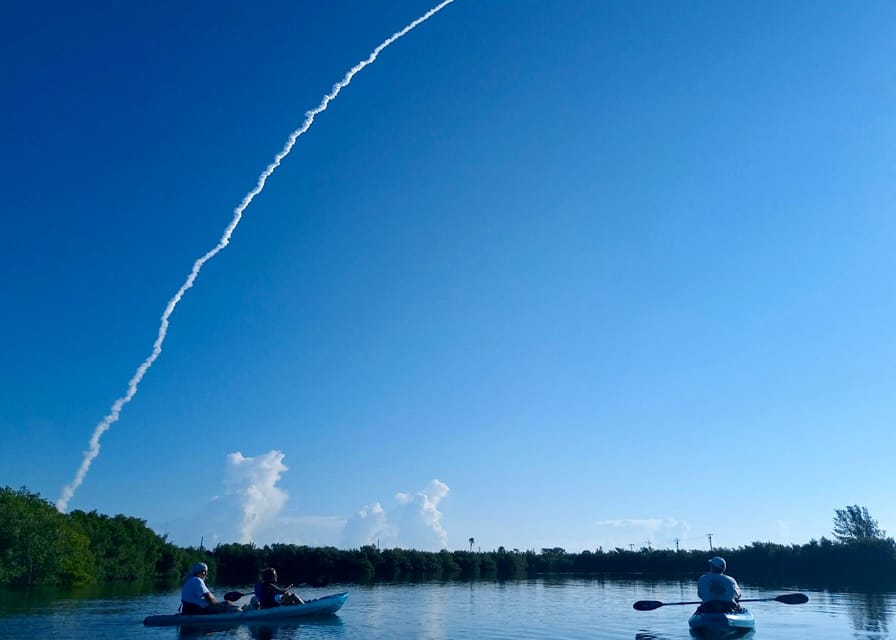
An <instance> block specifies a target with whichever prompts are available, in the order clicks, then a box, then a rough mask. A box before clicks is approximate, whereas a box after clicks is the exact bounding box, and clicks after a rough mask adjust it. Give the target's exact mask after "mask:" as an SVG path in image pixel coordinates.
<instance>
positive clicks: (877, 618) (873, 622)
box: [848, 593, 887, 640]
mask: <svg viewBox="0 0 896 640" xmlns="http://www.w3.org/2000/svg"><path fill="white" fill-rule="evenodd" d="M848 608H849V617H850V618H851V619H852V627H853V629H855V631H856V638H868V639H869V640H871V639H876V638H886V637H887V599H886V596H885V595H884V594H882V593H856V594H854V595H853V597H852V598H851V599H850V602H849V605H848Z"/></svg>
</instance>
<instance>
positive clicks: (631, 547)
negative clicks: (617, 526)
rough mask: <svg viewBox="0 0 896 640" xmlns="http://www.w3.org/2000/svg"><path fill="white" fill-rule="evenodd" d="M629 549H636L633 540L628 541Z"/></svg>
mask: <svg viewBox="0 0 896 640" xmlns="http://www.w3.org/2000/svg"><path fill="white" fill-rule="evenodd" d="M628 550H629V551H634V550H635V545H634V544H632V543H631V542H629V543H628Z"/></svg>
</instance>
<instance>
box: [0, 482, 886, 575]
mask: <svg viewBox="0 0 896 640" xmlns="http://www.w3.org/2000/svg"><path fill="white" fill-rule="evenodd" d="M833 536H834V537H833V539H829V538H827V537H821V538H820V539H818V540H811V541H809V542H808V543H806V544H802V545H799V544H791V545H781V544H776V543H772V542H754V543H752V544H750V545H748V546H743V547H737V548H732V549H727V548H715V549H712V550H680V551H679V550H672V549H653V548H650V547H645V548H642V549H622V548H618V547H617V548H614V549H607V550H605V549H603V548H601V547H597V548H595V549H594V550H585V551H582V552H579V553H572V552H567V551H566V550H564V549H562V548H560V547H556V548H545V549H541V550H534V549H530V550H525V551H520V550H518V549H505V548H504V547H499V548H498V549H496V550H493V551H476V552H474V551H473V538H470V539H469V542H470V549H469V550H466V549H461V550H455V551H448V550H442V551H438V552H430V551H418V550H414V549H398V548H395V549H380V548H377V547H376V546H374V545H366V546H363V547H360V548H358V549H337V548H335V547H308V546H302V545H292V544H272V545H265V546H261V547H259V546H256V545H253V544H236V543H231V544H220V545H218V546H216V547H215V548H214V549H204V548H195V547H187V548H183V547H178V546H176V545H174V544H173V543H171V542H170V541H169V540H168V539H167V537H166V536H163V535H159V534H157V533H156V532H155V531H153V530H152V529H150V528H149V527H148V526H147V525H146V522H145V521H143V520H140V519H139V518H133V517H128V516H124V515H116V516H107V515H102V514H98V513H96V512H95V511H91V512H89V513H86V512H84V511H73V512H71V513H68V514H63V513H60V512H59V511H57V510H56V508H55V507H54V506H53V505H52V504H51V503H50V502H48V501H47V500H45V499H43V498H41V497H40V495H38V494H35V493H31V492H29V491H28V490H27V489H25V488H21V489H18V490H15V489H11V488H9V487H5V488H2V489H0V585H10V586H16V585H34V584H54V585H83V584H93V583H100V582H108V581H148V580H152V581H155V582H158V583H160V584H166V585H167V584H174V583H177V582H179V581H180V580H181V579H182V578H183V576H184V574H185V573H186V570H187V568H188V567H189V566H190V565H191V564H192V563H194V562H196V561H197V560H202V561H203V562H206V563H208V565H209V567H210V576H211V580H212V581H213V582H215V583H217V584H227V585H242V584H251V583H253V582H254V581H255V580H256V579H257V576H258V572H259V570H260V569H261V568H263V567H266V566H273V567H276V568H277V571H278V573H279V574H280V575H281V576H283V577H284V578H285V579H287V580H288V581H290V582H293V583H295V584H297V585H300V584H307V585H315V586H316V585H324V584H327V583H329V582H334V583H343V584H344V583H363V582H373V581H397V580H452V579H467V580H469V579H478V578H486V579H501V580H504V579H523V578H530V577H533V576H536V575H544V574H576V575H619V576H621V575H628V576H632V575H633V574H636V575H638V576H640V577H645V578H690V577H694V576H696V575H697V574H699V573H701V572H702V571H703V569H704V568H705V566H706V560H707V558H708V554H710V553H711V554H713V555H722V556H724V557H725V558H726V559H727V561H728V566H729V568H730V572H731V573H732V575H734V576H735V577H736V578H737V579H738V580H742V581H746V582H754V583H768V584H776V585H777V584H780V585H783V584H788V585H797V584H801V585H817V586H821V587H841V586H848V585H856V586H869V585H874V586H893V585H894V584H896V543H894V540H893V538H890V537H887V536H886V532H885V531H883V530H882V529H880V527H879V526H878V523H877V521H876V520H874V519H873V518H872V517H871V516H870V514H869V513H868V510H867V509H866V508H864V507H859V506H858V505H853V506H848V507H845V508H843V509H837V510H835V514H834V526H833Z"/></svg>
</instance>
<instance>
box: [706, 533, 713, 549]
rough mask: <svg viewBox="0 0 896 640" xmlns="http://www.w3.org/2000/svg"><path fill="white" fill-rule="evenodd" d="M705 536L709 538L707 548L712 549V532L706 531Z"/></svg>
mask: <svg viewBox="0 0 896 640" xmlns="http://www.w3.org/2000/svg"><path fill="white" fill-rule="evenodd" d="M706 537H707V538H708V539H709V550H710V551H712V534H711V533H707V534H706Z"/></svg>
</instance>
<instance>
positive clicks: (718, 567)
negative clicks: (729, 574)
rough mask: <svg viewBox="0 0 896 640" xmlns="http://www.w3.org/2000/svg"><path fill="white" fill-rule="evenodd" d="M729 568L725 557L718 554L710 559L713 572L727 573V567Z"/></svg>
mask: <svg viewBox="0 0 896 640" xmlns="http://www.w3.org/2000/svg"><path fill="white" fill-rule="evenodd" d="M727 568H728V565H727V564H726V563H725V558H720V557H719V556H716V557H714V558H710V559H709V570H710V571H711V572H712V573H725V569H727Z"/></svg>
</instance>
